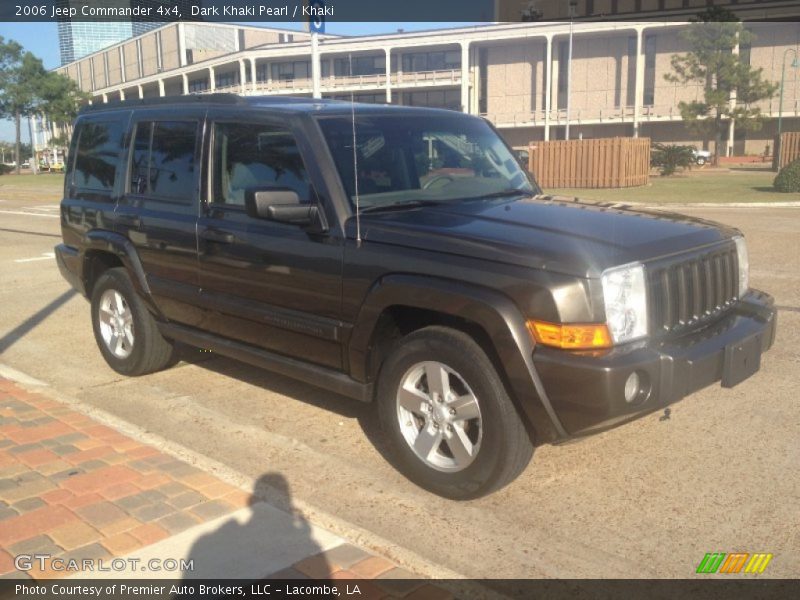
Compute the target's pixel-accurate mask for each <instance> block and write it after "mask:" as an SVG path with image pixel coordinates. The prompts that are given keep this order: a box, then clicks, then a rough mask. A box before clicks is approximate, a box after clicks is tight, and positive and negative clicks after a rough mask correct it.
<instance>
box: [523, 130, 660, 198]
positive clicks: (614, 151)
mask: <svg viewBox="0 0 800 600" xmlns="http://www.w3.org/2000/svg"><path fill="white" fill-rule="evenodd" d="M528 152H529V158H528V168H529V169H530V171H531V173H533V174H534V175H535V176H536V180H537V181H538V182H539V185H541V186H542V187H543V188H554V187H555V188H558V187H575V188H616V187H633V186H637V185H647V183H648V182H649V181H650V138H620V137H618V138H597V139H589V140H556V141H550V142H531V144H530V146H529V147H528Z"/></svg>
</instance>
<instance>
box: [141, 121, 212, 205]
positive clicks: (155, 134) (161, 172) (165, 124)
mask: <svg viewBox="0 0 800 600" xmlns="http://www.w3.org/2000/svg"><path fill="white" fill-rule="evenodd" d="M196 141H197V122H196V121H156V122H142V123H139V124H138V125H137V126H136V137H135V139H134V142H133V161H132V164H131V187H130V190H131V192H132V193H134V194H142V195H146V196H155V197H158V198H164V199H169V200H176V201H179V202H191V201H192V197H193V192H194V187H195V186H194V181H195V177H194V169H195V165H194V152H195V144H196Z"/></svg>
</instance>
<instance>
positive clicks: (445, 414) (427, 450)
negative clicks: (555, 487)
mask: <svg viewBox="0 0 800 600" xmlns="http://www.w3.org/2000/svg"><path fill="white" fill-rule="evenodd" d="M377 394H378V398H377V399H378V410H379V414H380V420H381V425H382V427H383V429H384V431H385V433H386V434H387V439H388V441H389V443H390V444H391V447H392V448H391V449H392V455H393V457H394V459H395V463H396V466H397V468H398V470H400V471H401V472H402V473H403V474H405V475H406V476H407V477H408V478H409V479H411V480H412V481H413V482H415V483H416V484H418V485H420V486H421V487H423V488H425V489H427V490H429V491H431V492H434V493H436V494H439V495H441V496H445V497H448V498H453V499H457V500H466V499H470V498H477V497H480V496H483V495H486V494H488V493H490V492H493V491H495V490H497V489H499V488H501V487H503V486H504V485H506V484H508V483H509V482H511V481H512V480H514V479H515V478H516V477H517V476H518V475H519V474H520V473H521V472H522V471H523V470H524V469H525V467H526V466H527V464H528V462H529V461H530V459H531V456H532V454H533V444H532V443H531V440H530V437H529V436H528V432H527V431H526V430H525V427H524V425H523V423H522V422H521V420H520V418H519V415H518V414H517V412H516V410H515V409H514V406H513V404H512V402H511V400H510V398H509V397H508V394H507V393H506V390H505V387H504V385H503V383H502V381H501V380H500V377H499V376H498V374H497V372H496V371H495V369H494V367H493V365H492V362H491V361H490V360H489V358H488V357H487V356H486V354H485V353H484V352H483V350H482V349H481V348H480V346H479V345H478V344H477V343H476V342H475V341H474V340H473V339H472V338H470V337H469V336H468V335H466V334H465V333H462V332H460V331H456V330H453V329H449V328H446V327H438V326H436V327H426V328H424V329H420V330H418V331H416V332H414V333H411V334H409V335H407V336H406V337H404V338H403V339H402V340H400V342H399V343H398V345H397V346H396V347H395V349H394V351H393V352H392V353H391V355H390V356H389V357H388V358H387V359H386V362H385V363H384V365H383V367H382V369H381V372H380V376H379V378H378V390H377Z"/></svg>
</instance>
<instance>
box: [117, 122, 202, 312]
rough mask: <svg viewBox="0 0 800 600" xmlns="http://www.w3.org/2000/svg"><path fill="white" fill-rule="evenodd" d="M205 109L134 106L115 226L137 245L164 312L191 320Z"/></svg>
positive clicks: (194, 299)
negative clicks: (159, 108)
mask: <svg viewBox="0 0 800 600" xmlns="http://www.w3.org/2000/svg"><path fill="white" fill-rule="evenodd" d="M204 117H205V110H204V109H199V108H195V109H193V108H188V109H181V111H180V112H178V111H175V110H172V111H169V112H166V111H163V110H162V111H158V110H155V111H148V110H142V111H136V112H135V113H134V115H133V119H132V124H131V129H130V131H131V135H130V143H129V153H128V165H127V166H128V168H127V177H126V181H125V187H124V191H123V195H122V197H121V198H120V201H119V203H118V205H117V210H116V213H115V226H116V229H117V231H119V232H120V233H123V234H124V235H126V236H127V237H128V239H130V240H131V242H132V243H133V244H134V246H135V247H136V251H137V252H138V254H139V258H140V259H141V261H142V266H143V267H144V271H145V273H146V274H147V281H148V284H149V285H150V289H151V291H152V293H153V296H154V298H155V300H156V303H157V305H158V306H159V308H160V309H161V310H162V312H163V313H164V315H165V316H166V317H167V318H169V319H170V320H173V321H177V322H181V323H186V324H197V323H199V320H200V313H199V311H198V309H197V295H198V277H197V232H196V226H197V212H198V204H199V186H200V171H201V168H200V167H201V165H202V143H201V140H202V130H203V120H204Z"/></svg>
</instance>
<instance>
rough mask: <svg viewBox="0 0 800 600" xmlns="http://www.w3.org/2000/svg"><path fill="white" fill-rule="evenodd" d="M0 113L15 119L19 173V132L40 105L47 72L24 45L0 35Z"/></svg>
mask: <svg viewBox="0 0 800 600" xmlns="http://www.w3.org/2000/svg"><path fill="white" fill-rule="evenodd" d="M0 57H1V58H0V66H1V67H2V72H1V73H0V93H1V95H0V115H5V116H10V117H12V118H13V119H14V130H15V144H14V147H15V157H16V162H17V169H16V170H17V173H19V170H20V164H21V162H22V160H21V158H22V157H21V153H20V150H21V148H20V131H21V124H22V117H27V116H30V115H31V114H32V113H33V112H34V110H35V109H36V107H37V102H38V91H39V88H40V86H41V85H42V81H43V79H44V78H45V77H46V75H47V71H45V69H44V65H43V64H42V61H41V60H40V59H38V58H36V57H35V56H34V55H33V54H31V53H30V52H25V53H23V49H22V46H20V45H19V44H18V43H17V42H15V41H13V40H10V41H9V42H7V43H6V42H5V41H4V40H3V39H2V38H0Z"/></svg>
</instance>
